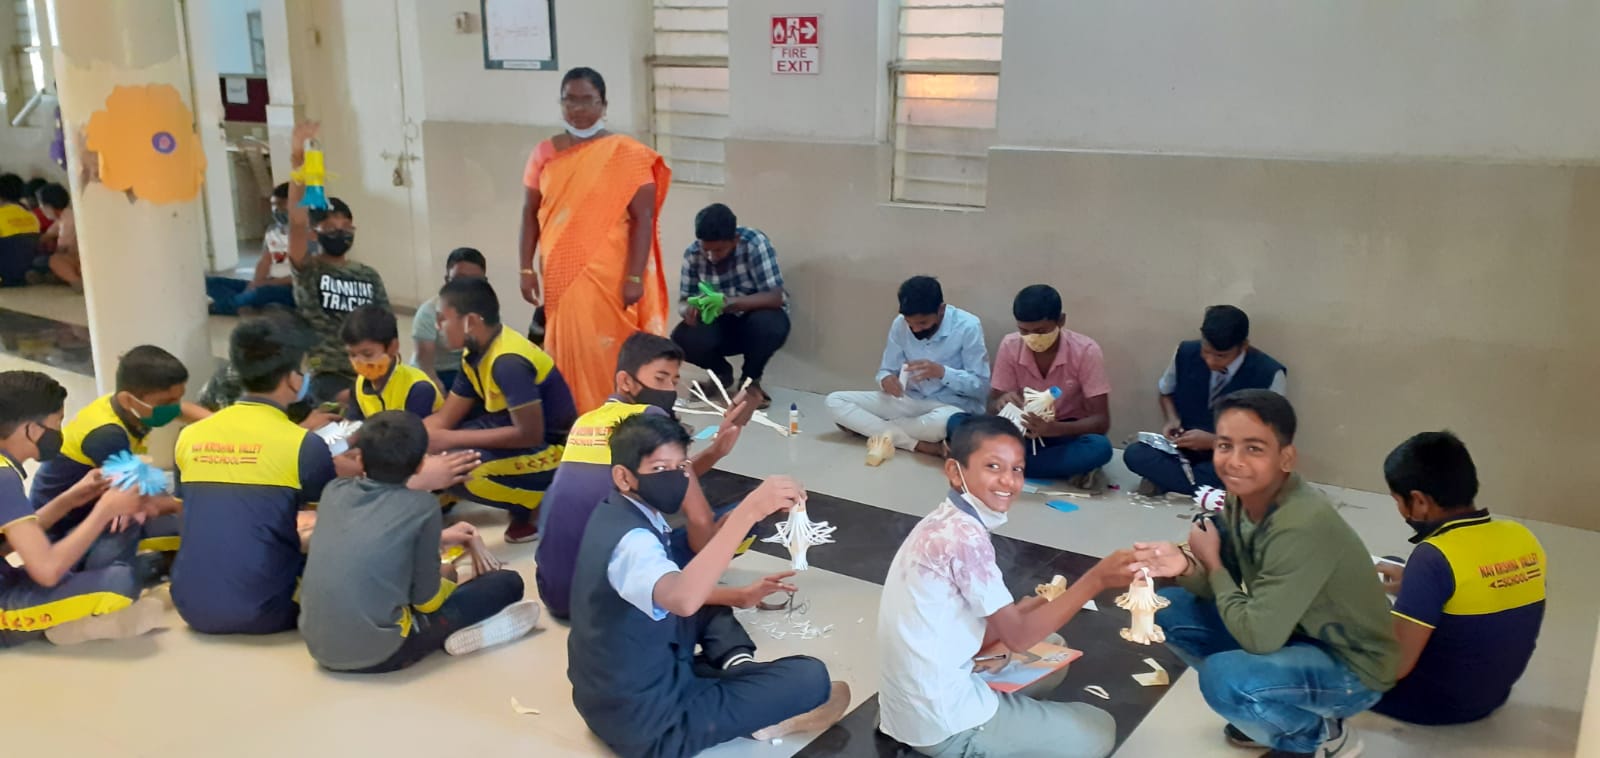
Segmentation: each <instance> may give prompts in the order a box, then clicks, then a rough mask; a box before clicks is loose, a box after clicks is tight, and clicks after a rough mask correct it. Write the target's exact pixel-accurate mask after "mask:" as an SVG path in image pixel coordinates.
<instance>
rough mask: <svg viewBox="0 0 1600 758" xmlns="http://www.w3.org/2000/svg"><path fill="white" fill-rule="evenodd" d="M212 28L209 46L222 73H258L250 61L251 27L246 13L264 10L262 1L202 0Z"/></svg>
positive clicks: (218, 71) (208, 41)
mask: <svg viewBox="0 0 1600 758" xmlns="http://www.w3.org/2000/svg"><path fill="white" fill-rule="evenodd" d="M202 2H203V3H204V4H205V8H204V11H205V13H206V15H207V17H208V18H209V19H210V23H211V29H210V34H209V35H207V36H208V39H207V40H206V41H205V44H207V45H210V47H211V51H212V55H214V56H215V60H216V62H217V73H218V74H248V73H251V72H252V71H254V70H255V66H254V64H253V63H252V62H251V60H250V25H249V22H248V21H246V19H245V14H247V13H250V12H252V11H259V10H261V0H202Z"/></svg>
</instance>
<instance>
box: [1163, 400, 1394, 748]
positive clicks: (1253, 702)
mask: <svg viewBox="0 0 1600 758" xmlns="http://www.w3.org/2000/svg"><path fill="white" fill-rule="evenodd" d="M1216 413H1217V422H1216V423H1217V441H1216V447H1215V452H1214V458H1213V460H1214V462H1215V465H1216V468H1217V474H1218V476H1220V477H1221V478H1222V482H1223V484H1224V485H1226V486H1227V488H1228V500H1227V505H1226V507H1225V509H1224V511H1223V513H1222V516H1221V517H1220V518H1214V519H1210V520H1205V521H1200V522H1198V523H1197V524H1196V525H1195V526H1194V528H1192V529H1191V530H1190V532H1189V541H1188V543H1187V544H1185V545H1174V544H1173V543H1170V542H1155V543H1139V544H1137V545H1135V546H1134V548H1135V557H1136V559H1137V560H1138V562H1139V564H1140V565H1141V566H1147V567H1149V568H1150V570H1151V573H1152V575H1154V576H1158V577H1175V578H1176V579H1177V581H1178V585H1179V586H1178V587H1172V588H1168V589H1165V590H1162V591H1161V595H1162V597H1165V598H1167V599H1168V600H1169V601H1171V605H1169V606H1168V607H1167V608H1165V609H1163V610H1161V611H1158V612H1157V613H1156V623H1157V624H1160V625H1161V627H1162V628H1163V629H1165V630H1166V633H1167V646H1168V647H1170V648H1172V650H1173V652H1175V653H1177V654H1178V657H1179V658H1182V659H1183V661H1184V662H1185V663H1187V664H1189V666H1190V667H1192V668H1194V669H1195V671H1196V672H1197V673H1198V674H1199V676H1200V693H1201V694H1202V695H1203V696H1204V697H1205V699H1206V703H1207V704H1208V705H1210V706H1211V708H1212V710H1214V711H1216V712H1217V714H1218V715H1221V716H1222V717H1223V718H1225V719H1227V721H1228V725H1227V726H1226V727H1225V728H1224V735H1225V736H1226V738H1227V740H1228V742H1230V743H1232V744H1233V745H1235V746H1237V747H1265V748H1270V750H1269V751H1268V752H1266V753H1263V754H1262V755H1263V756H1264V757H1270V758H1290V757H1291V756H1315V757H1316V758H1333V757H1334V756H1355V755H1357V754H1359V753H1360V752H1361V741H1360V740H1359V739H1357V738H1356V737H1355V736H1354V734H1353V733H1352V731H1351V730H1350V729H1348V728H1347V727H1346V726H1345V724H1344V719H1346V718H1348V717H1350V716H1354V715H1355V714H1357V713H1360V712H1362V711H1364V710H1367V709H1368V708H1370V707H1372V704H1373V703H1376V702H1378V698H1379V697H1380V696H1381V695H1382V694H1383V692H1384V691H1385V690H1388V689H1389V688H1390V687H1393V686H1394V680H1395V666H1396V664H1397V663H1398V660H1399V646H1398V645H1396V644H1395V640H1394V634H1393V631H1392V630H1391V628H1390V621H1389V604H1388V602H1387V601H1386V600H1385V599H1384V596H1383V588H1382V586H1381V585H1379V584H1378V580H1377V577H1376V576H1374V574H1373V571H1372V558H1371V557H1370V555H1369V554H1368V552H1367V548H1366V546H1365V545H1363V544H1362V543H1361V538H1360V537H1358V536H1356V533H1355V530H1354V529H1352V528H1350V525H1349V524H1347V523H1345V520H1344V519H1343V518H1341V517H1340V516H1339V513H1338V511H1336V510H1334V507H1333V503H1332V501H1330V500H1329V499H1328V496H1327V495H1325V494H1323V493H1322V491H1321V490H1318V489H1317V488H1315V487H1313V486H1311V485H1310V484H1309V483H1307V482H1305V481H1304V480H1302V479H1301V478H1300V476H1299V475H1298V474H1295V473H1294V467H1295V462H1296V455H1297V454H1296V451H1295V447H1294V433H1295V425H1296V422H1295V414H1294V408H1293V407H1292V406H1290V405H1289V401H1288V400H1286V399H1284V397H1283V396H1282V395H1279V394H1278V393H1276V392H1272V391H1271V390H1259V389H1258V390H1242V391H1240V392H1235V393H1233V394H1231V395H1228V396H1226V397H1223V398H1222V399H1221V400H1219V401H1218V402H1217V406H1216ZM1247 587H1248V590H1247V589H1246V588H1247Z"/></svg>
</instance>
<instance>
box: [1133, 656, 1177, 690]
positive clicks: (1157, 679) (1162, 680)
mask: <svg viewBox="0 0 1600 758" xmlns="http://www.w3.org/2000/svg"><path fill="white" fill-rule="evenodd" d="M1144 662H1145V663H1147V664H1149V665H1150V668H1152V669H1155V670H1154V671H1148V672H1145V673H1143V674H1134V675H1133V680H1134V681H1135V682H1138V683H1139V685H1140V686H1142V687H1163V686H1166V685H1168V684H1172V676H1171V675H1170V674H1168V673H1167V670H1166V669H1165V668H1163V667H1162V665H1161V663H1160V662H1159V661H1157V660H1156V659H1154V658H1146V659H1144Z"/></svg>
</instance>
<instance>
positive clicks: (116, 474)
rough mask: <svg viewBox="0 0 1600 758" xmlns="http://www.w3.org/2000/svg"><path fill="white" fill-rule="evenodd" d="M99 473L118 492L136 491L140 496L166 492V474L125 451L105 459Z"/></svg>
mask: <svg viewBox="0 0 1600 758" xmlns="http://www.w3.org/2000/svg"><path fill="white" fill-rule="evenodd" d="M100 472H101V473H102V474H104V475H105V477H106V478H107V479H110V480H111V486H113V487H116V488H117V489H119V490H134V489H137V490H138V491H139V494H141V495H159V494H161V493H163V492H166V491H167V472H165V471H162V470H161V469H158V468H156V467H155V466H152V465H150V464H148V463H145V462H144V461H143V460H141V459H140V458H139V457H138V456H136V455H134V454H133V453H131V452H129V451H127V450H124V451H122V452H119V453H117V454H116V455H113V456H111V457H110V458H107V459H106V463H105V465H104V466H101V467H100Z"/></svg>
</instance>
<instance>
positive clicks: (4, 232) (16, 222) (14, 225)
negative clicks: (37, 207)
mask: <svg viewBox="0 0 1600 758" xmlns="http://www.w3.org/2000/svg"><path fill="white" fill-rule="evenodd" d="M38 233H39V218H38V217H37V216H35V215H33V211H30V210H28V209H27V208H24V207H22V206H20V205H15V204H12V203H7V204H5V205H0V237H10V236H12V235H14V234H38Z"/></svg>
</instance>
